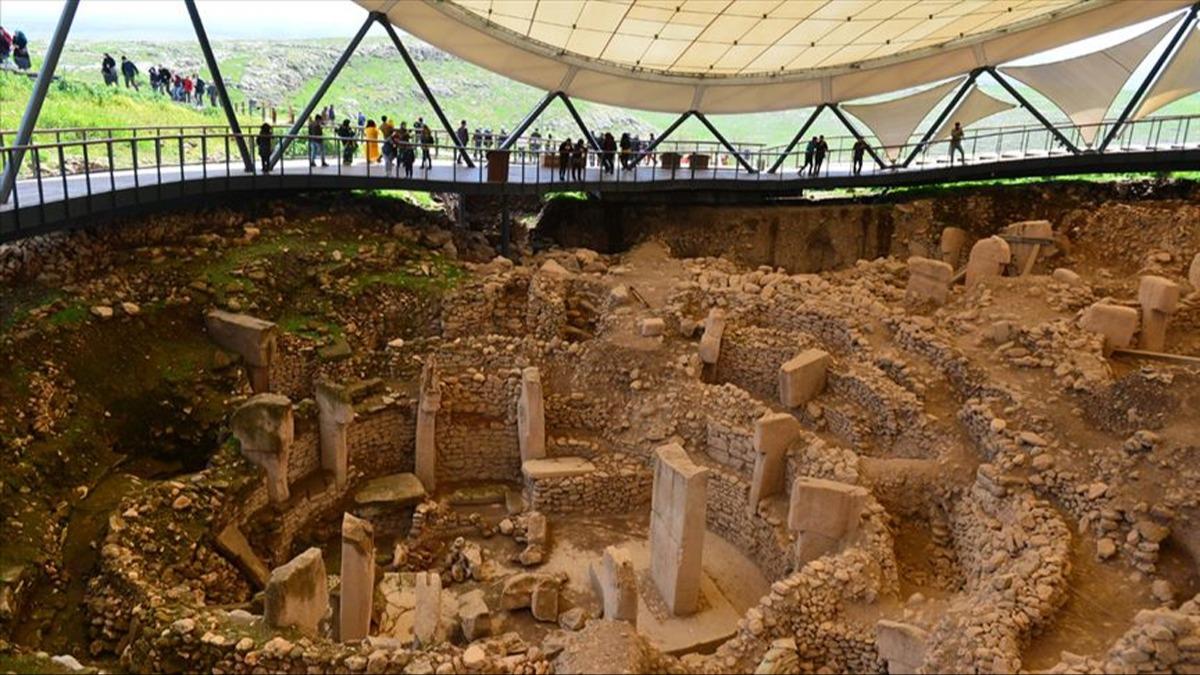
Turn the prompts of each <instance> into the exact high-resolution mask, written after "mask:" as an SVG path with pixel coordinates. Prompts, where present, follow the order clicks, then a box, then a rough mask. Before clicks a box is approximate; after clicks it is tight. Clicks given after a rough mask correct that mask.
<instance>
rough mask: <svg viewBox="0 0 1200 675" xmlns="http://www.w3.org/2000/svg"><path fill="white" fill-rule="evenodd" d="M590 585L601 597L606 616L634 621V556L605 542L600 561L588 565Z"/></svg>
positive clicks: (635, 613)
mask: <svg viewBox="0 0 1200 675" xmlns="http://www.w3.org/2000/svg"><path fill="white" fill-rule="evenodd" d="M589 571H590V575H591V579H592V588H593V590H594V591H595V592H596V595H597V596H599V598H600V605H601V607H602V609H603V614H604V618H605V619H609V620H613V621H628V622H630V623H632V624H633V625H635V626H636V625H637V609H638V587H637V574H636V573H635V572H634V570H633V559H632V558H631V557H630V555H629V549H627V548H625V547H624V546H608V547H606V548H605V549H604V556H603V557H602V558H601V559H600V562H599V563H596V562H593V563H592V564H591V566H590V570H589Z"/></svg>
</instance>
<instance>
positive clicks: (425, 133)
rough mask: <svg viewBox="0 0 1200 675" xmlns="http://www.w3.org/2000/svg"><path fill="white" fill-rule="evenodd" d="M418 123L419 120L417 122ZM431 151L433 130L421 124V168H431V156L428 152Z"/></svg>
mask: <svg viewBox="0 0 1200 675" xmlns="http://www.w3.org/2000/svg"><path fill="white" fill-rule="evenodd" d="M418 121H420V120H418ZM432 149H433V129H430V128H429V125H428V124H421V168H422V169H426V170H428V169H432V168H433V156H432V155H430V151H431V150H432Z"/></svg>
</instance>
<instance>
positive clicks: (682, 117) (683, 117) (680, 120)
mask: <svg viewBox="0 0 1200 675" xmlns="http://www.w3.org/2000/svg"><path fill="white" fill-rule="evenodd" d="M694 114H695V111H694V110H689V111H687V112H685V113H683V114H682V115H680V116H679V117H677V118H676V119H675V121H674V122H671V126H669V127H667V130H666V131H664V132H662V135H660V136H659V137H658V138H656V139H654V142H652V143H651V144H650V145H648V146H646V149H645V150H642V151H641V152H639V153H638V155H637V162H636V163H638V164H640V163H641V161H642V160H643V159H644V158H645V157H646V155H648V154H650V153H652V152H654V149H655V148H657V147H658V144H659V143H662V142H663V141H665V140H666V139H667V136H670V135H671V133H672V132H674V131H675V130H676V129H678V128H679V125H681V124H683V123H684V122H686V121H687V118H689V117H691V116H692V115H694Z"/></svg>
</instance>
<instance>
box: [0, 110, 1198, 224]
mask: <svg viewBox="0 0 1200 675" xmlns="http://www.w3.org/2000/svg"><path fill="white" fill-rule="evenodd" d="M1196 119H1200V115H1194V116H1174V117H1170V118H1147V119H1143V120H1137V121H1134V122H1128V123H1127V125H1126V126H1125V127H1124V128H1123V129H1122V130H1121V131H1120V133H1119V134H1118V136H1117V139H1116V142H1114V143H1112V144H1110V145H1109V147H1108V149H1107V150H1106V152H1105V153H1104V154H1105V155H1111V154H1119V153H1121V152H1130V151H1142V150H1144V149H1145V150H1151V151H1160V150H1161V151H1170V150H1173V149H1176V148H1188V149H1193V148H1194V149H1200V123H1196V122H1194V120H1196ZM1096 126H1100V127H1103V123H1101V124H1100V125H1096ZM169 128H170V129H173V130H174V129H179V127H169ZM213 128H214V127H209V126H203V125H202V126H200V127H199V129H200V132H199V133H187V132H186V130H185V132H182V133H169V134H163V133H161V132H159V133H156V134H154V135H140V136H131V137H127V138H90V139H86V140H63V141H56V142H53V143H29V144H25V145H20V146H9V147H2V148H0V159H3V161H4V162H5V163H8V162H10V161H11V158H12V156H13V155H14V154H15V153H22V154H24V153H26V152H28V154H29V155H30V156H31V161H30V163H29V164H28V166H30V167H31V169H32V171H33V175H32V176H28V177H24V178H21V179H20V180H19V181H18V186H17V189H15V190H14V191H13V193H12V197H11V200H10V202H9V203H7V204H2V205H0V211H3V210H7V209H9V208H11V210H12V211H13V212H14V215H15V219H16V228H17V232H20V231H22V230H23V229H26V224H24V223H22V218H24V219H26V220H28V219H30V218H32V216H31V215H28V214H29V212H30V211H37V217H36V218H33V220H34V221H35V222H36V223H37V224H38V225H45V224H46V223H47V217H46V212H45V208H46V206H47V204H52V203H55V202H62V208H63V210H64V212H65V213H66V214H67V216H68V217H72V212H73V211H74V210H75V209H76V208H81V209H83V211H84V212H85V213H86V214H87V215H91V214H92V213H93V212H95V211H98V210H102V209H100V208H99V207H98V206H97V202H96V197H97V196H99V195H103V197H104V201H105V202H108V205H109V210H110V211H111V210H113V209H115V208H116V207H117V202H118V197H117V193H119V192H123V191H126V190H129V189H131V188H132V189H133V192H134V197H133V198H134V199H136V200H138V201H139V202H140V201H141V200H142V199H143V198H144V195H143V194H142V193H141V192H140V191H139V190H138V189H137V188H141V187H143V186H144V185H147V184H151V183H153V184H154V186H155V188H156V189H157V191H158V198H159V199H161V198H162V194H163V191H164V186H167V187H169V186H171V185H176V184H180V185H181V184H182V183H184V182H186V181H190V180H195V181H197V182H198V183H199V186H198V187H196V188H188V189H187V192H188V193H189V194H190V193H191V192H192V191H196V192H199V193H205V192H208V191H209V190H211V189H213V188H212V187H211V185H210V181H209V180H205V179H210V178H212V177H218V178H221V179H223V180H224V181H225V189H228V188H229V185H230V181H232V180H235V179H236V180H241V179H246V178H248V179H249V180H251V181H252V182H253V183H252V187H253V189H258V188H259V187H264V188H267V189H269V188H271V187H275V186H279V185H281V183H280V182H278V180H279V177H281V176H287V175H308V176H311V177H327V176H339V177H344V176H354V177H356V178H367V179H379V180H380V183H379V185H380V187H397V188H415V189H429V187H430V186H431V185H435V184H436V185H445V184H447V183H451V184H452V183H468V182H469V183H487V182H489V173H490V172H489V169H490V168H491V167H489V166H488V162H487V161H481V162H479V163H478V164H477V165H476V166H475V167H466V166H465V165H461V164H459V163H457V162H455V161H454V158H455V146H453V145H448V144H431V145H428V146H422V145H421V144H420V143H419V142H417V141H415V140H413V141H410V143H409V145H410V146H411V147H412V149H413V152H414V154H415V155H416V157H417V158H419V157H420V156H421V155H422V154H423V151H424V150H426V149H427V150H428V151H429V153H430V155H431V158H430V162H429V163H428V164H429V169H419V168H417V167H416V166H414V167H413V174H412V177H411V178H409V177H404V178H402V177H401V175H400V174H401V173H402V171H401V169H400V168H399V166H397V167H396V168H395V169H394V170H393V171H391V172H390V173H389V172H387V171H386V170H385V165H384V163H383V162H382V161H380V162H379V163H378V164H376V163H365V164H364V163H363V162H362V159H361V158H362V156H363V154H364V149H363V147H355V148H354V150H353V152H352V153H351V157H352V163H351V164H345V163H343V161H342V160H343V151H344V150H345V148H346V145H345V144H346V142H348V141H349V142H353V143H354V144H355V146H364V147H365V146H366V145H367V144H371V143H380V144H381V145H382V143H383V141H382V139H381V140H379V141H373V140H372V141H368V140H365V139H363V138H362V137H361V136H358V135H357V134H356V135H355V136H354V137H353V138H346V139H343V138H341V137H337V136H329V135H321V136H309V135H306V134H299V135H291V136H290V135H276V136H273V137H272V145H271V147H270V150H271V152H274V151H275V149H276V148H278V147H279V146H280V145H281V144H283V143H284V142H285V141H288V142H289V144H290V147H291V152H289V153H288V154H287V155H286V156H285V158H284V161H281V162H279V163H278V164H277V165H276V166H275V171H274V172H267V171H264V170H263V169H262V165H261V160H262V157H261V156H260V154H259V152H258V150H259V148H258V144H257V135H256V134H255V133H243V134H241V137H242V139H243V140H245V141H246V142H247V143H246V144H247V146H248V148H249V153H250V155H251V160H252V162H253V167H254V169H253V171H250V172H246V171H245V170H244V167H243V165H242V164H241V162H240V161H236V160H234V159H233V154H234V153H233V152H231V148H234V147H235V145H236V141H237V140H238V137H237V135H235V134H232V133H228V132H221V133H209V131H210V130H211V129H213ZM1097 131H1098V132H1100V131H1103V129H1098V130H1097ZM1075 133H1076V134H1078V133H1079V132H1078V131H1076V132H1075ZM1100 136H1101V134H1100V133H1097V137H1100ZM1138 139H1145V140H1146V141H1147V143H1146V147H1145V148H1143V146H1142V145H1141V144H1139V143H1137V142H1136V141H1138ZM827 140H829V139H827ZM835 140H836V139H835ZM310 141H312V142H318V141H319V144H316V145H313V146H312V147H313V149H314V150H319V152H318V153H316V154H319V155H321V156H322V157H323V158H324V159H325V160H326V161H328V162H329V164H330V167H329V168H322V169H317V168H314V167H313V166H312V163H311V162H310V163H309V164H308V165H305V164H304V163H303V160H300V163H297V161H296V160H297V158H302V157H308V153H309V148H310ZM692 147H693V148H697V149H702V148H703V147H704V146H702V145H698V144H695V145H693V146H692ZM876 147H877V149H879V150H881V151H883V152H884V153H885V154H887V155H890V156H893V157H896V158H903V157H905V156H906V155H907V154H908V153H909V152H911V151H912V150H913V149H914V148H915V149H917V150H918V152H917V153H916V154H915V156H914V157H915V160H914V162H913V163H912V165H910V166H903V165H901V164H892V165H889V166H883V167H880V166H877V165H875V164H874V163H873V162H870V161H864V162H863V165H862V168H861V172H853V148H852V146H850V145H848V144H846V143H836V144H832V145H830V147H829V151H828V154H827V156H825V157H824V158H823V161H822V163H821V164H820V165H819V166H818V167H816V168H815V170H809V171H807V172H804V173H801V174H799V175H797V173H796V172H794V171H791V170H789V171H780V172H777V173H775V174H770V173H766V172H765V171H764V170H763V167H764V166H768V165H769V164H770V163H772V162H774V161H775V160H776V159H777V158H778V155H777V154H776V153H773V152H769V151H768V149H766V148H752V149H748V150H745V152H744V155H743V156H744V158H745V159H746V160H747V161H748V162H749V164H750V166H752V167H756V168H757V169H758V170H757V171H747V170H746V169H745V168H743V167H742V165H741V164H740V163H738V162H736V161H732V160H731V159H729V157H730V154H731V153H729V152H728V151H717V152H712V153H708V152H692V153H688V154H685V153H670V152H669V151H664V150H663V149H662V148H661V146H660V147H659V148H656V149H655V152H654V153H652V154H649V155H646V156H644V157H640V156H639V155H637V154H636V153H634V154H632V155H631V156H628V157H627V159H635V158H639V157H640V159H641V162H640V163H639V162H634V163H633V164H632V166H629V167H622V162H621V155H620V153H619V152H614V153H613V164H614V166H613V167H612V170H611V172H609V171H605V170H603V169H599V168H598V166H599V165H600V164H601V162H600V161H589V162H588V163H587V166H585V167H584V168H583V170H582V178H578V176H579V175H580V172H579V170H578V169H577V170H575V171H571V170H570V169H566V170H564V169H562V168H560V167H555V166H554V164H555V163H557V162H558V159H547V158H548V157H554V158H557V157H559V154H560V153H559V152H558V149H557V148H548V149H539V150H536V151H534V150H532V149H530V148H517V149H512V150H507V151H499V152H505V153H506V154H507V157H508V159H509V162H508V163H509V167H508V173H507V174H506V175H505V176H504V182H512V183H519V184H523V185H535V186H546V185H550V184H554V185H562V186H563V188H564V189H575V190H577V189H595V188H597V187H599V188H601V189H602V188H603V187H604V185H606V184H614V183H615V184H622V183H631V182H636V183H643V184H645V183H652V184H656V185H668V186H669V185H671V184H675V183H683V182H687V181H691V180H720V181H754V182H774V183H778V184H781V185H785V184H786V185H787V186H794V187H795V188H797V189H802V188H805V187H806V186H807V185H808V184H809V182H810V181H812V180H813V179H816V178H829V177H831V176H842V175H868V176H869V175H885V174H895V173H909V174H919V173H921V172H923V171H929V170H931V169H939V168H942V166H944V165H946V164H949V165H950V166H953V164H954V163H955V162H962V163H965V164H971V165H976V166H985V167H986V166H994V165H997V164H1002V163H1004V162H1007V161H1011V160H1014V159H1021V158H1028V157H1050V156H1053V155H1064V156H1065V155H1070V154H1071V153H1070V152H1069V151H1068V150H1066V149H1063V148H1061V147H1060V144H1059V141H1058V140H1057V138H1056V137H1055V135H1054V134H1052V133H1050V131H1049V130H1047V129H1045V128H1040V127H1017V128H1012V129H1003V128H1002V129H999V130H997V131H994V132H988V133H976V134H972V135H970V136H967V137H965V138H964V139H963V142H962V153H961V156H960V157H957V158H955V157H950V147H951V141H950V140H949V139H940V140H935V141H931V142H929V143H926V144H924V145H921V146H920V147H919V148H918V147H917V144H912V143H907V144H901V145H894V146H888V147H879V146H876ZM472 150H473V148H468V151H472ZM76 151H78V152H80V153H81V154H82V159H83V164H82V168H81V170H79V171H76V172H68V170H67V164H68V157H71V156H74V155H73V153H74V152H76ZM439 151H440V153H441V155H442V157H443V159H442V160H438V161H437V163H435V162H434V160H433V156H434V155H435V154H438V153H439ZM490 152H493V153H494V152H498V151H497V150H495V149H491V150H490ZM668 154H675V155H676V156H677V157H678V158H679V160H680V164H679V165H678V166H675V167H674V168H668V167H665V166H664V165H663V164H664V160H665V159H666V157H665V156H666V155H668ZM1097 154H1098V153H1097ZM43 155H45V156H43ZM587 156H588V157H589V158H595V160H600V159H601V156H602V153H597V152H594V151H591V150H590V149H589V150H588V152H587ZM804 156H805V151H804V150H803V149H797V150H794V151H792V152H790V153H788V154H787V155H786V156H785V159H786V160H787V162H785V164H788V165H790V166H792V167H793V169H796V168H799V167H801V166H802V164H801V160H802V159H803V158H804ZM93 157H103V158H104V159H105V160H106V161H107V166H98V167H93V166H92V163H91V159H92V158H93ZM484 158H485V159H486V158H487V155H486V154H484ZM48 159H54V160H57V164H58V166H57V167H49V168H48V166H47V164H48V162H47V160H48ZM414 164H415V162H414ZM939 165H942V166H939ZM942 179H944V176H942ZM119 180H120V181H123V182H124V184H119V182H118V181H119ZM22 188H24V192H23V191H22ZM180 194H183V188H180ZM79 198H82V203H80V201H81V200H80V199H79ZM22 202H25V203H22ZM23 214H24V215H23ZM74 215H81V214H74ZM0 234H5V233H3V232H0Z"/></svg>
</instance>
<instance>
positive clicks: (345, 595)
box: [338, 513, 375, 642]
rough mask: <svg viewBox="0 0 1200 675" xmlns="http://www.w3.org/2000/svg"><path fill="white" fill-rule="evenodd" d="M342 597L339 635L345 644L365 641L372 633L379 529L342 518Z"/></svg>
mask: <svg viewBox="0 0 1200 675" xmlns="http://www.w3.org/2000/svg"><path fill="white" fill-rule="evenodd" d="M341 575H342V595H341V603H340V605H339V607H338V635H339V637H340V638H341V640H342V642H354V641H357V640H361V639H363V638H365V637H367V635H368V634H369V633H370V631H371V604H372V601H373V600H374V597H375V528H374V527H372V525H371V523H370V522H369V521H366V520H363V519H362V518H356V517H355V516H353V515H351V514H349V513H346V514H343V515H342V570H341Z"/></svg>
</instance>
